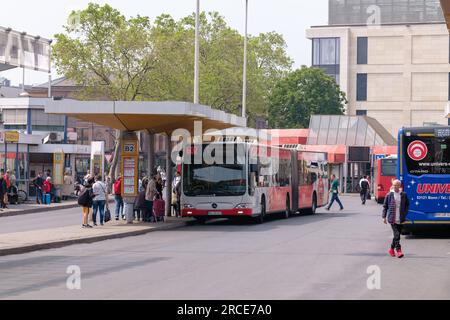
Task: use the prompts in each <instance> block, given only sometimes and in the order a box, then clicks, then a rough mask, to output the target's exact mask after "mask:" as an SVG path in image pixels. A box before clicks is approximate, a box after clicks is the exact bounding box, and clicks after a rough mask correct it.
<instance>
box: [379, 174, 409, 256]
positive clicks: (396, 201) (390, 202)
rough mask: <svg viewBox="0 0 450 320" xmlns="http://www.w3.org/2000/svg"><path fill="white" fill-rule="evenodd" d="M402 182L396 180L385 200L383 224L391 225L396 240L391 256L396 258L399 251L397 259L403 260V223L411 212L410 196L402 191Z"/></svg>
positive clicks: (393, 242)
mask: <svg viewBox="0 0 450 320" xmlns="http://www.w3.org/2000/svg"><path fill="white" fill-rule="evenodd" d="M401 187H402V182H401V181H399V180H394V181H393V183H392V189H391V192H389V193H388V195H387V196H386V198H385V199H384V205H383V222H384V224H388V223H389V224H390V225H391V227H392V232H393V233H394V239H393V240H392V244H391V249H390V250H389V252H388V253H389V255H390V256H391V257H394V258H395V250H396V251H397V257H398V258H403V257H404V256H405V255H404V254H403V252H402V246H401V245H400V238H401V234H402V229H403V223H405V221H406V215H407V214H408V210H409V199H408V195H407V194H406V193H405V192H403V191H402V190H401Z"/></svg>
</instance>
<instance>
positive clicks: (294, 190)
mask: <svg viewBox="0 0 450 320" xmlns="http://www.w3.org/2000/svg"><path fill="white" fill-rule="evenodd" d="M291 157H292V166H291V168H292V197H291V198H292V211H294V212H296V211H298V209H299V201H298V188H299V175H298V170H299V169H298V160H297V159H298V158H297V157H298V152H297V151H292V154H291Z"/></svg>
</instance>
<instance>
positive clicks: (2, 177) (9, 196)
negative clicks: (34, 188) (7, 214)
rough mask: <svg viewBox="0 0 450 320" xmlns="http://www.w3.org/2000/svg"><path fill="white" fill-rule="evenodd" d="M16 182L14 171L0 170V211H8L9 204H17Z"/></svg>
mask: <svg viewBox="0 0 450 320" xmlns="http://www.w3.org/2000/svg"><path fill="white" fill-rule="evenodd" d="M16 199H17V180H16V176H15V174H14V171H10V170H6V171H5V170H4V169H1V170H0V210H1V211H3V209H8V204H9V203H16V202H17V200H16Z"/></svg>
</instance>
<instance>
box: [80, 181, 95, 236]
mask: <svg viewBox="0 0 450 320" xmlns="http://www.w3.org/2000/svg"><path fill="white" fill-rule="evenodd" d="M93 184H94V179H92V178H90V179H89V180H88V181H87V182H86V184H85V185H84V186H83V187H82V188H81V193H80V195H79V197H78V204H79V205H80V206H81V207H82V208H83V226H82V227H83V228H89V229H91V228H93V227H92V226H91V225H90V224H89V213H90V210H91V208H92V206H93V200H94V196H95V195H94V191H93V189H92V187H93Z"/></svg>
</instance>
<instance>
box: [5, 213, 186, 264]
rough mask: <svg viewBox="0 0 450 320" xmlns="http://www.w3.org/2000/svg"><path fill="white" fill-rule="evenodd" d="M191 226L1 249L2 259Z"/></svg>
mask: <svg viewBox="0 0 450 320" xmlns="http://www.w3.org/2000/svg"><path fill="white" fill-rule="evenodd" d="M191 224H193V221H185V222H174V223H170V224H164V225H162V226H161V227H157V228H152V229H147V230H138V231H129V232H124V233H118V234H110V235H104V236H96V237H91V238H80V239H71V240H61V241H54V242H48V243H40V244H35V245H30V246H24V247H17V248H9V249H0V257H3V256H10V255H19V254H24V253H30V252H34V251H41V250H49V249H58V248H62V247H67V246H71V245H75V244H90V243H95V242H101V241H105V240H111V239H121V238H128V237H136V236H142V235H145V234H148V233H151V232H155V231H165V230H172V229H177V228H182V227H186V226H189V225H191Z"/></svg>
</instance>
